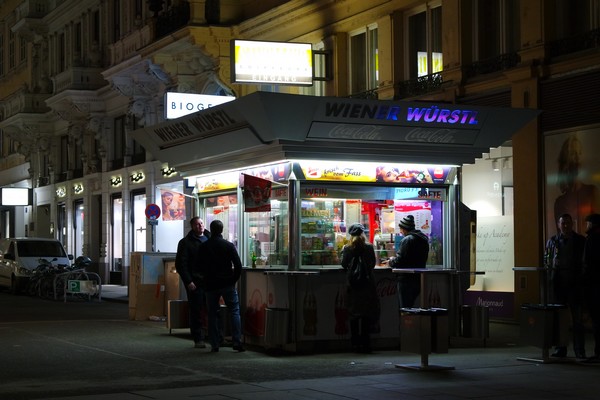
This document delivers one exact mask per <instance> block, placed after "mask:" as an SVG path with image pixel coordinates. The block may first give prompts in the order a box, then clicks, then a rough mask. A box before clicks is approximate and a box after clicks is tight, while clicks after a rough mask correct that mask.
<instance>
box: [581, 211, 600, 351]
mask: <svg viewBox="0 0 600 400" xmlns="http://www.w3.org/2000/svg"><path fill="white" fill-rule="evenodd" d="M585 221H586V225H587V229H586V233H587V237H586V241H585V247H584V250H583V268H584V270H583V271H584V275H583V276H584V282H585V298H586V305H587V309H588V312H589V314H590V318H591V320H592V333H593V335H594V355H593V356H592V357H591V358H590V359H589V360H590V361H593V362H599V361H600V214H590V215H588V216H587V217H586V218H585Z"/></svg>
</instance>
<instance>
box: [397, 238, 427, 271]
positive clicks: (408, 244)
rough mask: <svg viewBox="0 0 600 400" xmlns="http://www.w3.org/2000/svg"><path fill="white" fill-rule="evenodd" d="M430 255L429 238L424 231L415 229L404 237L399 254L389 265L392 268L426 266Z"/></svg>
mask: <svg viewBox="0 0 600 400" xmlns="http://www.w3.org/2000/svg"><path fill="white" fill-rule="evenodd" d="M428 257H429V239H428V238H427V236H426V235H425V234H424V233H423V232H421V231H419V230H414V231H410V232H409V233H407V234H406V236H404V238H402V241H400V248H399V249H398V254H396V257H395V258H392V259H391V260H390V262H389V264H388V265H389V266H390V267H392V268H425V267H426V266H427V258H428Z"/></svg>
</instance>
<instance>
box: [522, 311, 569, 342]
mask: <svg viewBox="0 0 600 400" xmlns="http://www.w3.org/2000/svg"><path fill="white" fill-rule="evenodd" d="M568 318H569V311H568V309H567V306H565V305H562V304H523V305H522V306H521V340H523V342H524V343H525V344H529V345H532V346H536V347H540V348H549V347H552V346H566V345H567V344H568V343H569V324H568Z"/></svg>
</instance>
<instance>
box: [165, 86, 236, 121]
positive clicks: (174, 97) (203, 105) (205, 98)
mask: <svg viewBox="0 0 600 400" xmlns="http://www.w3.org/2000/svg"><path fill="white" fill-rule="evenodd" d="M232 100H235V97H234V96H213V95H208V94H194V93H177V92H167V94H166V95H165V118H166V119H175V118H179V117H183V116H184V115H188V114H192V113H195V112H198V111H202V110H206V109H207V108H211V107H214V106H218V105H219V104H223V103H227V102H229V101H232Z"/></svg>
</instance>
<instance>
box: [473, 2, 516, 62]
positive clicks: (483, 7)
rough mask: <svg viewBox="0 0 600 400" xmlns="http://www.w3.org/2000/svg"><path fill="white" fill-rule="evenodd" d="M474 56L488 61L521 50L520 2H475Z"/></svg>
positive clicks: (476, 58) (475, 58)
mask: <svg viewBox="0 0 600 400" xmlns="http://www.w3.org/2000/svg"><path fill="white" fill-rule="evenodd" d="M473 16H474V18H473V25H474V26H473V30H474V32H475V35H473V41H474V43H473V48H474V49H473V55H474V61H475V60H485V59H489V58H493V57H496V56H499V55H501V54H507V53H511V52H515V51H517V50H518V49H519V47H520V46H519V38H520V22H519V3H518V1H516V0H477V1H475V2H473Z"/></svg>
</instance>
